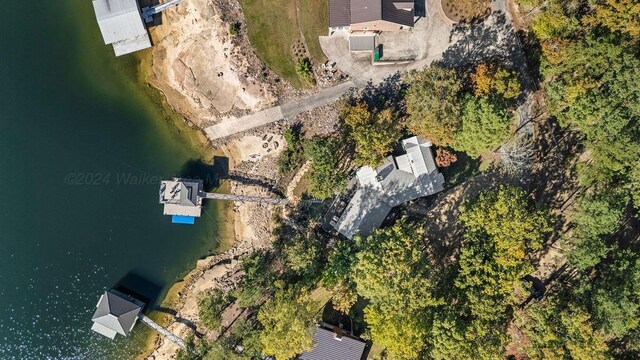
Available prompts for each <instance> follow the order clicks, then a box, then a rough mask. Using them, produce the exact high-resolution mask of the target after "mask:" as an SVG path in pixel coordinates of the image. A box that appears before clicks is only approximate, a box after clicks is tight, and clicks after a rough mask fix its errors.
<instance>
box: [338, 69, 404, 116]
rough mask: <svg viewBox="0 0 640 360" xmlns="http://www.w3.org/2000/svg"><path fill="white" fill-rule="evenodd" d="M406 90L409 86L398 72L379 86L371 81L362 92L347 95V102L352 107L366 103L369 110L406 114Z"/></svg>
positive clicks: (352, 92)
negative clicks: (388, 110) (390, 110)
mask: <svg viewBox="0 0 640 360" xmlns="http://www.w3.org/2000/svg"><path fill="white" fill-rule="evenodd" d="M406 89H407V84H405V83H404V82H403V81H402V77H401V76H400V73H399V72H396V73H394V74H392V75H390V76H388V77H387V78H385V79H384V80H383V81H382V82H380V83H378V84H374V83H373V82H372V81H371V80H369V82H368V83H367V85H365V87H364V88H363V89H362V91H355V90H353V91H351V92H350V93H349V94H348V95H347V101H348V102H349V103H350V104H352V105H355V104H357V103H359V102H360V101H364V103H365V104H367V106H368V107H369V110H376V111H380V110H383V109H392V110H393V112H395V113H396V114H404V113H405V103H404V93H405V91H406Z"/></svg>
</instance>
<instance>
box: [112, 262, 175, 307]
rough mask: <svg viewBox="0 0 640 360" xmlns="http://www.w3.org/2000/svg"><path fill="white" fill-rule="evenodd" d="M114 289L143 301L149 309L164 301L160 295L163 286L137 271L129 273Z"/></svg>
mask: <svg viewBox="0 0 640 360" xmlns="http://www.w3.org/2000/svg"><path fill="white" fill-rule="evenodd" d="M112 288H113V289H115V290H118V291H120V292H122V293H124V294H127V295H131V296H133V297H134V298H136V299H138V300H140V301H143V302H144V303H146V304H147V307H149V306H153V305H154V304H156V303H158V302H159V301H161V300H162V299H161V298H160V295H161V293H162V289H163V285H162V284H158V283H156V282H154V281H152V280H150V279H148V278H146V277H145V276H143V275H141V274H140V273H138V272H136V271H135V270H131V271H129V272H127V273H126V274H125V275H124V276H123V277H122V278H121V279H120V280H118V282H116V284H114V285H113V287H112Z"/></svg>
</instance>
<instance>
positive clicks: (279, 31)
mask: <svg viewBox="0 0 640 360" xmlns="http://www.w3.org/2000/svg"><path fill="white" fill-rule="evenodd" d="M298 1H299V2H300V23H301V24H302V25H300V27H302V29H303V30H304V36H305V40H306V41H307V44H308V46H309V52H310V53H311V57H312V60H313V61H314V62H318V61H319V62H323V61H324V54H323V53H322V49H320V43H319V42H318V36H319V35H325V34H326V33H327V31H328V25H327V24H328V22H327V13H328V8H327V0H298ZM298 1H295V0H240V4H241V5H242V9H243V11H244V16H245V18H246V20H247V31H248V33H249V40H250V41H251V44H252V45H253V47H254V48H255V49H256V53H257V54H258V57H260V59H261V60H262V61H263V62H264V63H266V64H267V65H268V66H269V67H270V68H271V69H272V70H273V71H275V72H276V73H277V74H278V75H280V76H281V77H282V78H284V79H285V80H287V81H288V82H290V83H291V85H293V86H294V87H298V88H299V87H302V86H303V81H302V80H301V79H300V78H299V77H298V74H297V73H296V64H295V61H294V59H293V56H292V51H291V47H292V45H293V44H294V43H295V42H296V41H298V40H300V28H299V27H298V19H297V13H296V4H297V2H298Z"/></svg>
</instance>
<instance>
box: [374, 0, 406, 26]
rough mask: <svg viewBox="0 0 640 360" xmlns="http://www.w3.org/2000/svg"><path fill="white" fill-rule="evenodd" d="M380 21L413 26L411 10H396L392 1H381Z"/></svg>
mask: <svg viewBox="0 0 640 360" xmlns="http://www.w3.org/2000/svg"><path fill="white" fill-rule="evenodd" d="M378 1H379V0H378ZM382 20H384V21H389V22H392V23H395V24H400V25H404V26H413V8H411V10H405V9H398V8H397V7H396V5H395V4H394V3H393V0H382Z"/></svg>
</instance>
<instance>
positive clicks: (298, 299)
mask: <svg viewBox="0 0 640 360" xmlns="http://www.w3.org/2000/svg"><path fill="white" fill-rule="evenodd" d="M316 308H317V304H316V303H315V302H314V301H313V300H311V299H310V298H308V297H307V296H306V295H305V294H298V293H296V292H295V291H294V290H277V291H276V293H275V296H274V298H273V299H271V300H270V301H268V302H267V303H266V304H264V305H263V306H262V307H261V308H260V311H259V312H258V321H260V323H261V324H262V326H263V327H264V330H262V332H261V333H260V343H261V344H262V346H263V351H262V352H263V354H264V355H271V356H275V357H276V358H277V359H293V358H294V357H295V356H296V355H298V354H300V353H302V352H304V351H307V350H310V349H311V348H312V347H313V331H314V328H313V325H314V321H315V313H316Z"/></svg>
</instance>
